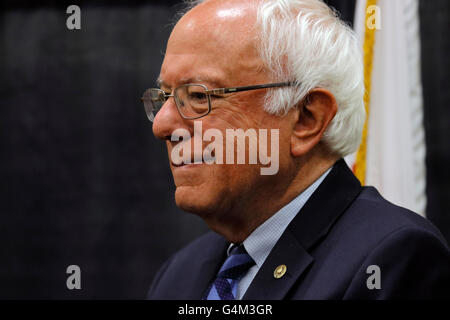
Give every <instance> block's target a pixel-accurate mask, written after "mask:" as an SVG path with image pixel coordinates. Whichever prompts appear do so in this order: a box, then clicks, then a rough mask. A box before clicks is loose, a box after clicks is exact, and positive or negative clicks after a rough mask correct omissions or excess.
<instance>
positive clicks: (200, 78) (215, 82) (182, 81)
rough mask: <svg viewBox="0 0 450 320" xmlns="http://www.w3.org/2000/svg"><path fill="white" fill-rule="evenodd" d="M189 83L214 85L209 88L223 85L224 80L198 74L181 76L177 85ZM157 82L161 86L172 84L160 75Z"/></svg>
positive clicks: (167, 86) (168, 86)
mask: <svg viewBox="0 0 450 320" xmlns="http://www.w3.org/2000/svg"><path fill="white" fill-rule="evenodd" d="M187 83H202V84H203V83H208V84H210V85H212V87H211V88H209V89H214V88H220V87H223V85H222V82H221V81H220V80H219V79H218V78H215V77H211V76H207V75H198V76H195V77H188V78H181V79H180V80H178V83H177V86H179V85H183V84H187ZM156 84H157V85H158V87H160V88H161V87H166V88H171V86H170V85H169V84H167V83H166V82H165V81H164V80H163V79H161V77H160V76H159V77H158V79H157V80H156Z"/></svg>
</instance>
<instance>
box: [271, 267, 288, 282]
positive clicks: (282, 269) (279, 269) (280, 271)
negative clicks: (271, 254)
mask: <svg viewBox="0 0 450 320" xmlns="http://www.w3.org/2000/svg"><path fill="white" fill-rule="evenodd" d="M286 270H287V267H286V265H285V264H280V265H279V266H278V267H276V268H275V271H274V272H273V277H274V278H275V279H280V278H281V277H282V276H284V274H285V273H286Z"/></svg>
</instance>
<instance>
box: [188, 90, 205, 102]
mask: <svg viewBox="0 0 450 320" xmlns="http://www.w3.org/2000/svg"><path fill="white" fill-rule="evenodd" d="M189 99H192V100H196V101H203V100H206V99H207V97H206V93H204V92H199V91H193V92H190V93H189Z"/></svg>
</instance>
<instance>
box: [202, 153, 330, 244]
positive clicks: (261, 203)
mask: <svg viewBox="0 0 450 320" xmlns="http://www.w3.org/2000/svg"><path fill="white" fill-rule="evenodd" d="M336 160H337V159H336V157H330V156H327V157H314V156H310V157H308V158H304V159H301V160H299V161H298V162H297V163H296V165H294V166H293V168H290V169H288V170H286V171H285V172H284V173H283V172H279V174H278V175H277V176H278V177H277V178H276V181H272V182H270V183H265V184H264V185H262V186H260V187H259V188H258V190H255V191H254V192H253V194H252V195H253V197H250V198H248V199H246V201H240V202H239V203H237V204H235V206H234V208H231V210H229V211H228V212H227V214H225V215H221V217H222V218H221V219H220V221H217V220H216V221H206V223H207V224H208V225H209V227H210V228H211V229H212V230H214V231H215V232H217V233H219V234H221V235H222V236H224V237H225V238H226V239H227V240H228V241H230V242H233V243H242V242H243V241H244V240H245V239H246V238H247V237H248V236H249V235H250V234H251V233H252V232H253V231H254V230H255V229H256V228H257V227H258V226H260V225H261V224H263V223H264V222H265V221H266V220H267V219H269V218H270V217H271V216H273V215H274V214H275V213H276V212H278V211H279V210H280V209H281V208H283V207H284V206H286V205H287V204H288V203H289V202H291V201H292V200H293V199H295V198H296V197H297V196H298V195H299V194H301V193H302V192H303V191H305V190H306V189H307V188H308V187H309V186H310V185H311V184H313V183H314V181H316V180H317V179H318V178H319V177H320V176H321V175H322V174H324V173H325V172H326V171H327V170H328V169H329V168H331V167H332V166H333V164H334V163H335V162H336ZM294 170H295V171H294ZM236 202H238V201H236Z"/></svg>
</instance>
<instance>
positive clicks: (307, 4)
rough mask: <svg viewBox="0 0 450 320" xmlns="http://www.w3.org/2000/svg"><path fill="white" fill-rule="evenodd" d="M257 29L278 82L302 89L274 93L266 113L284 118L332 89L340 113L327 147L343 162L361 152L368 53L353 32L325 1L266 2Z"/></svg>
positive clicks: (260, 45)
mask: <svg viewBox="0 0 450 320" xmlns="http://www.w3.org/2000/svg"><path fill="white" fill-rule="evenodd" d="M200 2H203V1H193V2H192V4H193V5H194V6H195V5H197V4H199V3H200ZM257 28H258V29H259V33H260V34H259V37H260V39H259V40H260V41H258V51H259V53H260V55H261V57H262V59H263V61H264V63H265V64H266V67H267V68H268V70H269V71H270V72H271V73H272V76H273V78H274V81H277V82H284V81H295V82H296V83H297V84H298V86H294V87H285V88H277V89H270V90H268V92H267V95H266V98H265V106H264V108H265V110H266V111H267V112H268V113H272V114H280V115H281V114H283V113H286V112H288V111H289V110H290V109H291V108H293V107H295V106H296V105H298V104H299V103H300V102H301V101H302V100H303V99H304V98H305V97H306V96H307V95H308V92H310V91H311V90H312V89H314V88H323V89H327V90H329V91H330V92H331V93H332V94H333V95H334V97H335V99H336V102H337V106H338V111H337V113H336V115H335V117H334V118H333V120H332V121H331V123H330V124H329V126H328V128H327V129H326V131H325V133H324V136H323V138H322V141H323V142H324V143H325V144H326V145H327V147H328V148H329V150H330V151H331V152H332V153H333V154H335V155H337V156H340V157H343V156H346V155H348V154H351V153H352V152H354V151H356V150H357V148H358V146H359V144H360V141H361V133H362V129H363V126H364V121H365V108H364V102H363V95H364V75H363V65H362V53H361V49H360V47H359V44H358V40H357V37H356V36H355V33H354V32H353V30H352V29H351V28H350V27H349V26H348V25H346V24H345V23H344V22H343V21H342V20H340V19H339V17H338V16H337V14H336V12H335V11H333V10H332V9H331V8H330V7H328V6H327V5H326V4H325V3H324V2H323V1H322V0H265V1H261V2H260V6H259V8H258V14H257Z"/></svg>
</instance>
